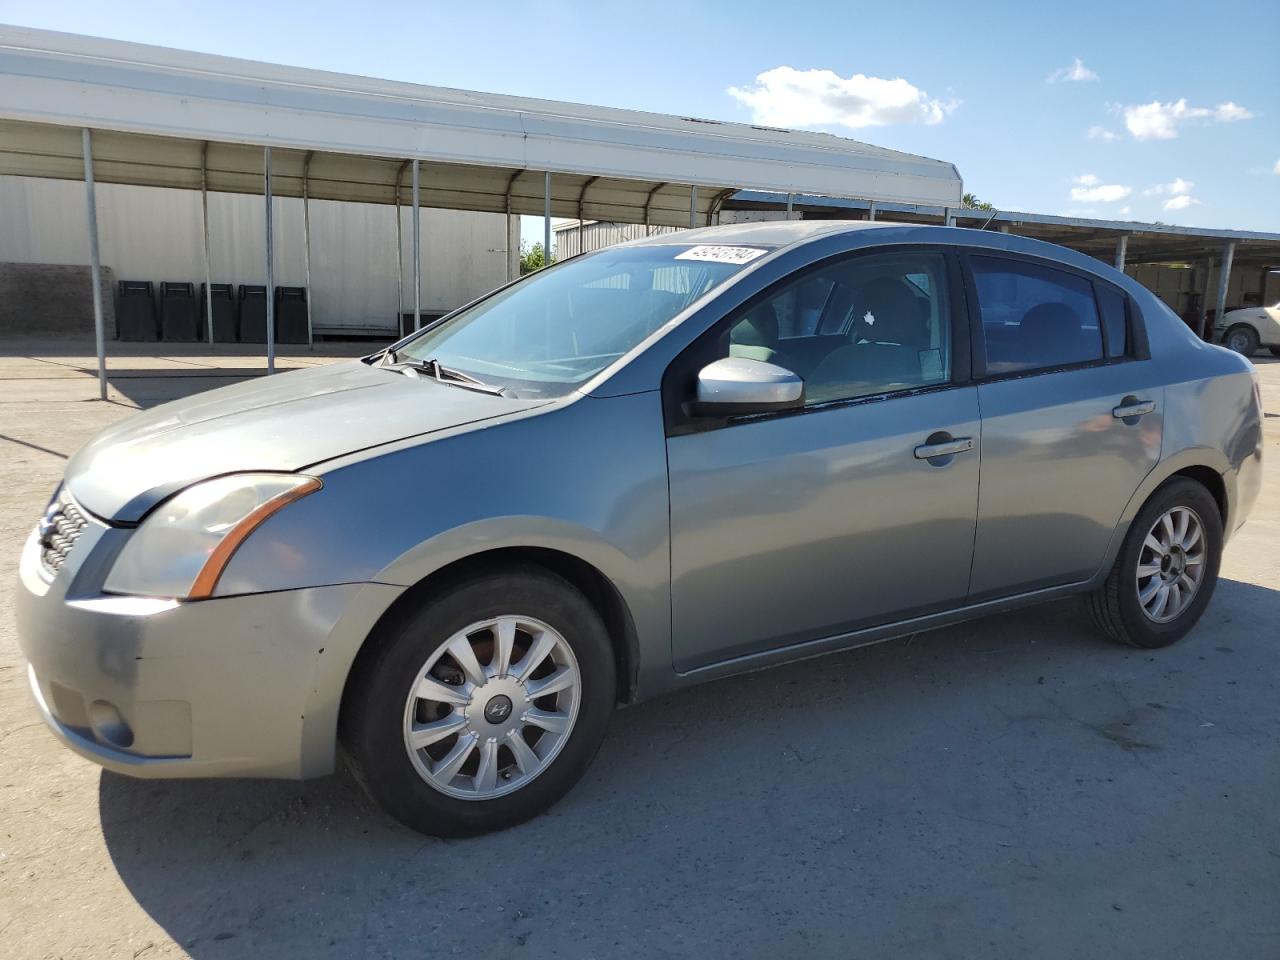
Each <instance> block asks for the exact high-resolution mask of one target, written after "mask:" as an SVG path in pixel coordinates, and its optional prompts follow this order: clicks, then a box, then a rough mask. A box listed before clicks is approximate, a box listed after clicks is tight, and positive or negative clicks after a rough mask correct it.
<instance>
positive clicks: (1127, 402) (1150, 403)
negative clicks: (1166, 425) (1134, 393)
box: [1111, 397, 1156, 420]
mask: <svg viewBox="0 0 1280 960" xmlns="http://www.w3.org/2000/svg"><path fill="white" fill-rule="evenodd" d="M1155 409H1156V402H1155V401H1154V400H1139V399H1138V398H1137V397H1125V398H1124V400H1122V401H1121V402H1120V406H1118V407H1116V408H1115V409H1113V410H1112V411H1111V415H1112V416H1113V417H1115V418H1116V419H1117V420H1128V419H1130V418H1131V417H1132V418H1135V419H1136V418H1137V417H1145V416H1146V415H1147V414H1148V413H1154V412H1155Z"/></svg>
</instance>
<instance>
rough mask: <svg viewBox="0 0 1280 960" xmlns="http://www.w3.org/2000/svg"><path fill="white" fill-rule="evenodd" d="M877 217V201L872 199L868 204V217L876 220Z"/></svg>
mask: <svg viewBox="0 0 1280 960" xmlns="http://www.w3.org/2000/svg"><path fill="white" fill-rule="evenodd" d="M875 218H876V202H875V201H874V200H872V201H871V202H869V203H868V204H867V219H868V220H875Z"/></svg>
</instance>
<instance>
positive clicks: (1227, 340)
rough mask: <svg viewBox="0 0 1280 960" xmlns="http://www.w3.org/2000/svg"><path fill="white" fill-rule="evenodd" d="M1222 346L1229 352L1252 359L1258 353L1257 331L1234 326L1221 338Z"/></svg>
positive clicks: (1243, 326)
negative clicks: (1232, 351)
mask: <svg viewBox="0 0 1280 960" xmlns="http://www.w3.org/2000/svg"><path fill="white" fill-rule="evenodd" d="M1222 344H1223V346H1225V347H1226V348H1227V349H1229V350H1234V351H1235V352H1236V353H1240V354H1243V355H1244V356H1246V357H1252V356H1253V355H1254V354H1255V353H1257V352H1258V331H1257V330H1255V329H1253V327H1250V326H1246V325H1244V324H1240V325H1238V326H1234V327H1232V328H1231V329H1230V330H1228V331H1227V335H1226V336H1225V337H1223V338H1222Z"/></svg>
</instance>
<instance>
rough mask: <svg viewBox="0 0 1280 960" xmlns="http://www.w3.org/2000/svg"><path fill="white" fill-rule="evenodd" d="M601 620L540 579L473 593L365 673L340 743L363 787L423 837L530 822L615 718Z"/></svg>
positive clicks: (391, 647)
mask: <svg viewBox="0 0 1280 960" xmlns="http://www.w3.org/2000/svg"><path fill="white" fill-rule="evenodd" d="M614 693H615V674H614V663H613V654H612V648H611V645H610V642H609V637H608V634H607V632H606V630H605V627H604V624H603V622H602V621H601V619H600V616H599V614H598V613H597V612H596V610H595V608H594V607H592V605H591V604H590V603H589V602H588V601H587V600H586V598H585V597H583V596H582V594H581V593H579V592H578V591H577V590H576V589H574V588H573V587H572V586H571V585H570V584H569V583H568V582H566V581H564V580H562V579H560V578H559V577H556V576H554V575H552V574H550V573H545V572H542V571H540V570H526V571H519V572H509V573H499V574H494V575H489V576H485V577H481V578H477V579H475V580H471V581H468V582H466V583H463V584H461V585H460V586H457V587H455V588H453V589H450V590H449V591H448V592H447V593H445V594H443V595H441V596H439V597H437V598H435V599H434V600H432V601H430V602H428V603H426V604H425V605H424V606H423V607H421V608H420V609H419V610H417V611H415V612H413V613H412V614H410V615H409V616H407V617H405V618H403V620H402V621H401V622H399V623H397V624H395V625H394V626H393V627H391V628H390V629H389V630H388V631H387V634H386V635H385V636H383V637H382V638H380V641H379V643H378V646H377V647H376V648H374V649H373V651H372V652H371V654H370V655H369V656H368V657H367V658H366V659H365V660H364V661H363V662H361V663H360V665H359V666H358V668H357V671H356V674H355V676H354V677H353V679H352V687H351V690H350V691H349V694H348V697H347V701H346V702H345V704H344V710H343V725H342V726H343V729H342V740H343V746H344V748H345V752H346V755H347V760H348V766H349V767H350V769H351V771H352V773H353V774H354V776H355V779H356V780H357V782H359V783H360V784H361V786H362V787H364V788H365V790H366V791H367V792H368V793H369V794H370V795H371V796H372V797H373V799H374V800H375V801H377V802H378V803H379V804H381V805H382V806H383V807H384V808H385V809H386V810H387V811H388V812H390V813H391V814H392V815H393V816H394V817H396V819H398V820H400V821H401V822H402V823H404V824H405V825H406V826H409V827H411V828H413V829H414V830H418V831H421V832H422V833H427V834H432V835H434V836H442V837H458V836H469V835H473V834H477V833H485V832H488V831H491V830H500V829H502V828H504V827H509V826H512V825H514V824H516V823H519V822H521V821H523V820H527V819H528V818H530V817H532V816H535V815H536V814H538V813H541V812H542V811H544V810H545V809H547V808H548V807H549V806H551V804H553V803H555V801H557V800H558V799H560V797H562V796H563V795H564V794H565V793H566V792H567V791H568V790H569V788H570V787H572V786H573V784H574V783H576V782H577V780H578V779H579V778H580V777H581V776H582V774H583V773H584V772H585V771H586V769H587V767H588V766H589V765H590V763H591V760H592V758H593V757H594V756H595V753H596V750H597V749H598V748H599V746H600V742H601V740H602V739H603V738H604V733H605V729H606V727H607V724H608V720H609V715H610V713H611V711H612V709H613V703H614Z"/></svg>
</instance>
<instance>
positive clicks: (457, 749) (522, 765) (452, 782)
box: [404, 614, 582, 800]
mask: <svg viewBox="0 0 1280 960" xmlns="http://www.w3.org/2000/svg"><path fill="white" fill-rule="evenodd" d="M581 687H582V675H581V672H580V671H579V669H578V661H577V658H576V657H575V656H574V654H573V650H572V649H571V648H570V646H569V644H568V642H567V641H566V640H565V639H564V637H563V636H562V635H561V634H560V633H559V631H557V630H556V629H555V628H553V627H551V626H550V625H548V624H546V623H543V622H542V621H540V620H536V619H533V618H531V617H524V616H519V615H516V614H512V615H508V616H501V617H494V618H492V619H488V620H481V621H478V622H476V623H473V624H471V625H470V626H467V627H464V628H463V629H462V630H459V631H458V632H457V633H455V634H454V635H453V636H451V637H450V638H449V639H448V640H446V641H445V642H444V643H443V644H441V645H440V646H439V647H438V648H437V649H436V651H435V652H434V653H432V655H431V657H430V658H429V659H428V660H427V662H426V663H424V664H423V665H422V668H421V669H420V670H419V671H418V675H417V679H416V680H415V682H414V686H413V689H412V690H411V691H410V692H409V698H408V701H407V702H406V704H405V711H404V744H405V749H406V750H407V751H408V753H409V759H410V760H411V761H412V763H413V766H414V768H415V769H416V770H417V771H418V774H419V775H420V776H421V777H422V779H423V780H425V781H426V782H427V783H428V784H429V785H431V786H432V787H434V788H435V789H437V790H439V791H440V792H441V793H445V794H448V795H449V796H451V797H457V798H460V799H464V800H491V799H493V798H494V797H500V796H503V795H505V794H508V793H511V792H513V791H515V790H518V789H520V788H521V787H523V786H525V785H526V784H527V783H529V781H531V780H532V779H533V778H534V777H536V776H538V775H539V774H540V773H541V772H542V771H543V770H545V769H546V768H547V767H548V766H550V764H551V762H552V761H553V760H554V759H555V758H556V755H557V754H558V753H559V752H560V750H561V748H562V747H563V746H564V744H565V743H566V741H568V739H569V735H570V734H571V733H572V731H573V725H574V722H575V721H576V720H577V716H578V705H579V702H580V700H581Z"/></svg>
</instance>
